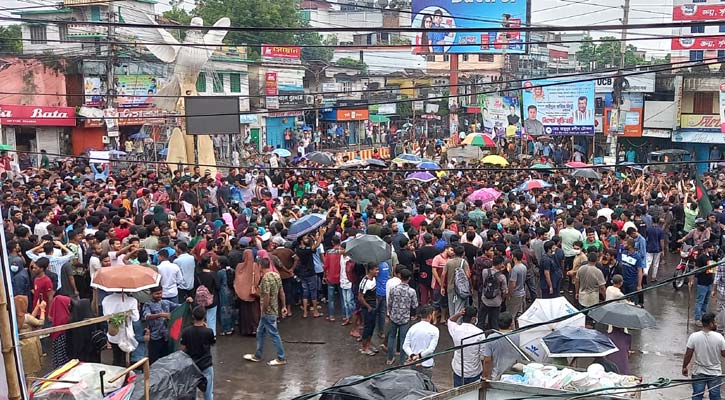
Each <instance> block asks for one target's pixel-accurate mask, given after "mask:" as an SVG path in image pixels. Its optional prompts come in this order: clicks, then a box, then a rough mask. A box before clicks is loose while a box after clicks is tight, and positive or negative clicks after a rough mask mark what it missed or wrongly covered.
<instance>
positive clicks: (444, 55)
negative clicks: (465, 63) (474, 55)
mask: <svg viewBox="0 0 725 400" xmlns="http://www.w3.org/2000/svg"><path fill="white" fill-rule="evenodd" d="M443 61H444V62H448V61H451V55H450V54H443Z"/></svg>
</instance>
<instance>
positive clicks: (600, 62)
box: [576, 36, 648, 71]
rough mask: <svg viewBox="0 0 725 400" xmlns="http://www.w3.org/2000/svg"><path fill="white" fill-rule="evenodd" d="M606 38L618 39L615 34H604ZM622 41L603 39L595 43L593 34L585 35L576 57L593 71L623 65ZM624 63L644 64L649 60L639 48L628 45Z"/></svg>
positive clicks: (586, 67)
mask: <svg viewBox="0 0 725 400" xmlns="http://www.w3.org/2000/svg"><path fill="white" fill-rule="evenodd" d="M602 39H604V40H608V39H617V38H615V37H614V36H604V37H602ZM620 43H621V42H619V41H603V42H597V43H594V41H593V40H592V38H591V36H585V37H584V40H583V42H582V44H581V47H579V50H578V51H577V52H576V59H577V61H578V62H579V64H580V65H581V66H582V67H583V68H584V70H587V71H591V70H594V69H601V68H607V67H621V66H622V52H621V45H620ZM624 64H625V65H626V66H634V65H643V64H648V62H647V61H646V60H645V59H644V58H643V57H641V56H640V55H639V54H637V48H636V47H635V46H633V45H631V44H630V45H627V49H626V51H625V53H624Z"/></svg>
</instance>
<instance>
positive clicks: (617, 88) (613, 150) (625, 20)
mask: <svg viewBox="0 0 725 400" xmlns="http://www.w3.org/2000/svg"><path fill="white" fill-rule="evenodd" d="M628 24H629V0H624V14H623V16H622V42H621V44H620V46H621V47H620V50H619V51H620V53H621V54H620V59H619V61H620V66H619V73H618V74H617V78H616V79H615V82H614V87H613V89H614V94H615V96H614V97H615V99H616V101H617V123H616V125H615V126H614V127H612V126H610V127H609V130H610V131H612V129H614V130H613V131H612V132H613V133H614V134H613V135H612V140H611V147H610V148H609V151H610V154H614V165H615V166H616V165H617V164H618V163H619V150H618V149H617V136H618V135H619V125H620V124H619V121H620V120H621V119H622V89H623V88H624V82H623V79H624V78H623V77H622V72H623V70H624V61H625V58H624V54H625V53H626V52H627V25H628ZM612 132H608V133H610V134H611V133H612Z"/></svg>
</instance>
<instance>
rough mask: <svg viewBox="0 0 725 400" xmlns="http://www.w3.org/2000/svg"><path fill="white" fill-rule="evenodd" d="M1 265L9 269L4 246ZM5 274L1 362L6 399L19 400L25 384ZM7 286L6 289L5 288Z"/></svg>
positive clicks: (0, 283)
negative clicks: (22, 378)
mask: <svg viewBox="0 0 725 400" xmlns="http://www.w3.org/2000/svg"><path fill="white" fill-rule="evenodd" d="M0 239H2V242H3V243H7V242H6V241H5V231H4V230H0ZM1 255H2V265H3V266H4V268H3V271H8V270H9V267H8V266H9V260H8V253H7V249H6V248H5V246H3V249H2V254H1ZM6 277H7V276H6V274H5V273H4V272H0V347H1V350H2V357H3V364H4V368H5V379H6V380H7V386H8V399H9V400H20V399H23V398H28V396H27V393H26V389H25V386H24V385H23V384H21V383H20V382H21V380H20V375H21V368H22V362H21V360H19V359H18V354H19V353H20V352H19V351H18V350H17V348H16V344H17V346H20V339H18V337H17V334H16V332H17V331H18V329H16V327H15V325H16V324H17V321H15V320H14V319H13V317H12V315H13V314H14V313H15V302H14V301H12V286H11V285H10V282H8V281H6V280H5V278H6ZM6 288H7V289H6Z"/></svg>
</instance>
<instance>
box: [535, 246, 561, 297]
mask: <svg viewBox="0 0 725 400" xmlns="http://www.w3.org/2000/svg"><path fill="white" fill-rule="evenodd" d="M555 250H556V245H555V244H554V241H552V240H547V241H546V242H545V243H544V254H543V255H542V256H541V261H539V275H540V276H541V278H540V281H539V282H540V287H541V297H542V298H544V299H552V298H555V297H559V296H560V292H561V281H562V279H563V277H564V275H563V272H562V270H561V264H557V263H556V261H555V260H554V251H555Z"/></svg>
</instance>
